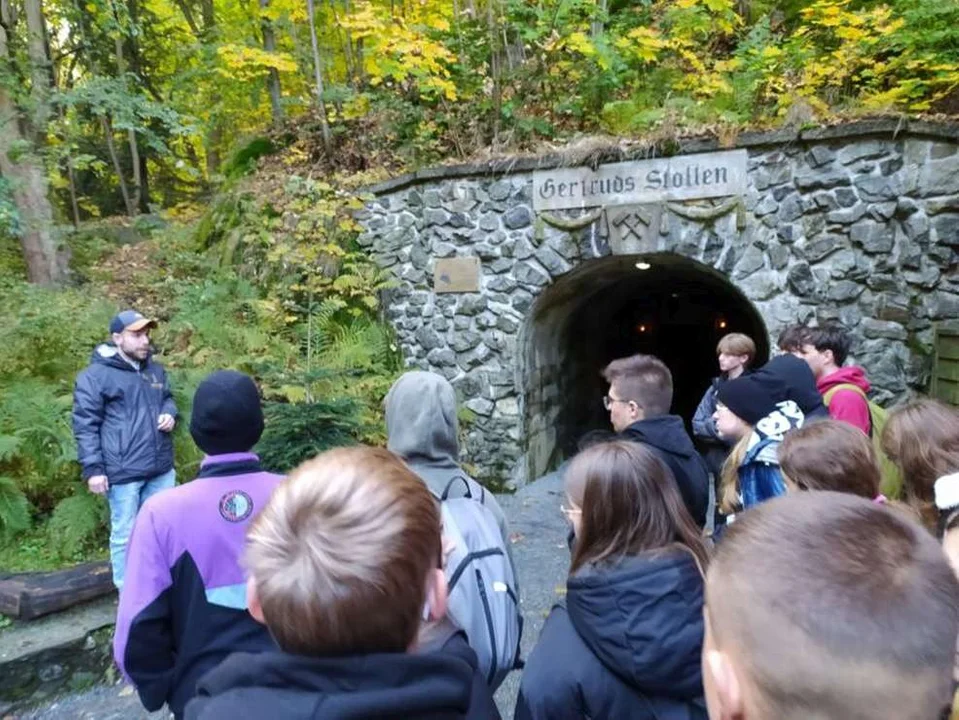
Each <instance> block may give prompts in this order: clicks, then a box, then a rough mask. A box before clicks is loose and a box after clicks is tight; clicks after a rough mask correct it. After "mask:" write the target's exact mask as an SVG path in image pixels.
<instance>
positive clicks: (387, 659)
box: [187, 447, 497, 720]
mask: <svg viewBox="0 0 959 720" xmlns="http://www.w3.org/2000/svg"><path fill="white" fill-rule="evenodd" d="M246 564H247V567H248V570H249V574H250V577H249V582H248V585H247V594H248V605H249V608H250V613H251V614H252V615H253V617H254V618H256V619H257V620H259V621H260V622H262V623H264V624H265V625H266V626H267V627H268V628H269V630H270V633H271V634H272V636H273V638H274V639H275V640H276V643H277V645H278V646H279V648H280V649H279V651H277V652H269V653H262V654H259V655H248V654H236V655H233V656H231V657H230V658H228V659H227V660H226V661H225V662H224V663H223V664H222V665H221V666H220V667H218V668H216V669H215V670H213V671H212V672H210V673H209V674H208V675H207V676H206V677H205V678H203V679H202V680H201V681H200V684H199V687H198V690H199V692H198V695H199V696H198V697H197V699H196V700H194V701H193V702H192V703H191V704H190V705H189V706H188V707H187V717H188V718H191V719H194V718H195V719H198V720H210V719H214V720H215V719H218V718H223V719H228V720H241V719H242V718H263V717H282V718H284V720H297V719H298V718H304V720H305V719H306V718H314V717H323V718H330V719H333V718H351V719H358V718H399V717H416V718H436V719H439V718H444V719H445V718H470V717H476V718H480V717H483V718H488V717H497V714H496V710H495V706H493V703H492V698H491V696H490V694H489V692H488V691H486V692H485V695H483V694H482V693H480V692H478V690H480V689H482V688H481V687H478V686H476V684H475V683H474V677H475V675H476V668H477V661H476V656H475V654H474V653H473V651H472V650H471V649H470V648H469V646H468V645H467V643H466V639H465V637H463V635H462V634H461V633H455V632H454V633H453V634H452V635H450V636H449V637H448V639H447V640H446V641H445V642H443V643H442V644H441V646H440V647H438V648H435V649H432V650H430V651H425V650H424V648H422V647H421V646H420V643H419V637H420V634H421V631H422V630H423V628H424V625H427V624H430V623H434V624H435V623H439V622H441V621H442V619H443V617H444V614H445V612H446V602H447V585H446V579H445V576H444V573H443V570H442V569H441V566H442V541H441V535H440V511H439V508H438V506H437V503H436V500H435V499H434V498H433V496H432V495H431V494H430V492H429V490H428V489H427V488H426V486H425V485H424V484H423V482H422V481H421V480H420V479H419V478H418V477H417V476H416V475H414V474H413V473H412V472H411V471H410V470H409V469H408V468H407V467H406V466H405V465H404V464H403V463H402V462H401V461H400V460H399V459H398V458H397V457H396V456H395V455H393V454H392V453H390V452H389V451H387V450H383V449H374V448H368V447H353V448H338V449H335V450H330V451H328V452H325V453H323V454H322V455H320V456H318V457H317V458H314V459H313V460H310V461H308V462H306V463H304V464H303V465H301V466H300V467H298V468H297V469H296V470H294V471H293V472H292V473H291V474H290V476H289V478H288V479H287V480H286V481H284V482H283V483H282V484H281V485H280V486H279V487H278V488H277V490H276V491H275V492H274V494H273V497H272V498H271V500H270V503H269V504H268V505H267V507H266V508H265V509H264V510H263V512H262V513H261V514H260V515H259V516H258V517H257V519H256V521H255V522H254V523H253V525H252V526H251V528H250V531H249V534H248V547H247V553H246ZM480 686H482V679H480ZM320 708H321V710H319V709H320ZM318 713H319V714H318Z"/></svg>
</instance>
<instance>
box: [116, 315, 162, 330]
mask: <svg viewBox="0 0 959 720" xmlns="http://www.w3.org/2000/svg"><path fill="white" fill-rule="evenodd" d="M156 325H157V321H156V320H150V319H149V318H145V317H143V315H141V314H140V313H138V312H137V311H136V310H124V311H123V312H120V313H117V314H116V315H115V316H114V318H113V320H111V321H110V332H111V333H121V332H123V331H124V330H133V331H134V332H136V331H138V330H143V329H144V328H148V327H156Z"/></svg>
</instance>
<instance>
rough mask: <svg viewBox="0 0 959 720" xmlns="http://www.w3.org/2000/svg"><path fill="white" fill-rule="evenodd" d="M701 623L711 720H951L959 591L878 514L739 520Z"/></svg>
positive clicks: (936, 550)
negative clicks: (703, 625) (950, 707)
mask: <svg viewBox="0 0 959 720" xmlns="http://www.w3.org/2000/svg"><path fill="white" fill-rule="evenodd" d="M705 614H706V635H705V640H704V643H703V685H704V686H705V690H706V702H707V706H708V708H709V717H710V718H711V720H809V719H810V718H814V719H815V720H937V719H938V718H941V717H948V708H949V706H950V702H951V698H952V670H953V659H954V655H955V650H956V635H957V632H959V582H957V581H956V578H955V576H954V575H953V572H952V569H951V568H950V567H949V563H948V561H947V560H946V557H945V555H944V554H943V552H942V549H941V548H940V547H939V545H938V543H936V541H935V539H934V538H933V537H932V535H930V534H929V533H928V532H926V530H925V529H923V528H922V527H921V526H919V525H918V524H917V523H914V522H911V521H910V520H909V519H908V518H905V517H903V516H901V515H900V514H898V513H896V512H893V511H890V510H889V509H888V508H886V507H883V506H882V505H877V504H876V503H874V502H872V501H870V500H867V499H865V498H860V497H855V496H852V495H849V494H846V493H835V492H828V491H817V492H808V493H796V494H792V495H787V496H784V497H780V498H776V499H774V500H770V501H768V502H765V503H762V504H761V505H758V506H757V507H755V508H753V509H751V510H749V511H748V512H745V513H743V514H742V515H741V516H740V517H738V518H737V520H736V522H735V523H733V524H732V525H731V526H730V528H729V529H728V530H727V531H726V533H725V536H724V538H723V541H722V542H721V543H720V544H719V545H718V546H717V551H716V554H715V556H714V557H713V560H712V562H711V563H710V566H709V572H708V575H707V579H706V610H705ZM944 713H945V715H944Z"/></svg>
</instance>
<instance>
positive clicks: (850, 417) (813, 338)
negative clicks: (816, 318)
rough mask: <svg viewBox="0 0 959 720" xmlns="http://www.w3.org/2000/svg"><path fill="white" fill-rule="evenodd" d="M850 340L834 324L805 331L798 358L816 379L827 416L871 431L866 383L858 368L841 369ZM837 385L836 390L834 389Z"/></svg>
mask: <svg viewBox="0 0 959 720" xmlns="http://www.w3.org/2000/svg"><path fill="white" fill-rule="evenodd" d="M851 347H852V338H851V337H850V336H849V331H848V330H846V328H844V327H843V326H842V325H839V324H838V323H832V324H828V325H823V326H821V327H811V328H807V330H806V332H805V335H804V337H803V343H802V349H801V350H800V355H801V357H802V359H803V360H805V361H806V363H807V364H808V365H809V367H810V368H811V369H812V372H813V375H815V376H816V387H817V388H818V389H819V392H820V394H821V395H822V396H823V399H824V401H825V402H826V405H827V407H828V408H829V417H831V418H833V419H834V420H842V421H844V422H847V423H849V424H850V425H854V426H855V427H857V428H859V429H860V430H862V431H863V432H864V433H866V435H869V434H870V433H871V431H872V423H871V421H870V419H869V405H868V403H867V402H866V393H868V392H869V388H870V385H869V381H868V380H867V379H866V373H865V371H864V370H863V369H862V368H861V367H859V366H858V365H850V366H849V367H843V363H844V362H846V357H847V356H848V355H849V349H850V348H851ZM837 386H842V387H839V389H835V390H834V388H836V387H837Z"/></svg>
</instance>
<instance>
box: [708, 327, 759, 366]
mask: <svg viewBox="0 0 959 720" xmlns="http://www.w3.org/2000/svg"><path fill="white" fill-rule="evenodd" d="M720 353H726V354H727V355H746V356H747V357H748V360H746V364H747V365H752V362H753V359H754V358H755V357H756V343H754V342H753V339H752V338H751V337H749V335H743V334H742V333H729V335H724V336H723V337H722V339H721V340H720V341H719V344H717V345H716V354H717V355H719V354H720Z"/></svg>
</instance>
